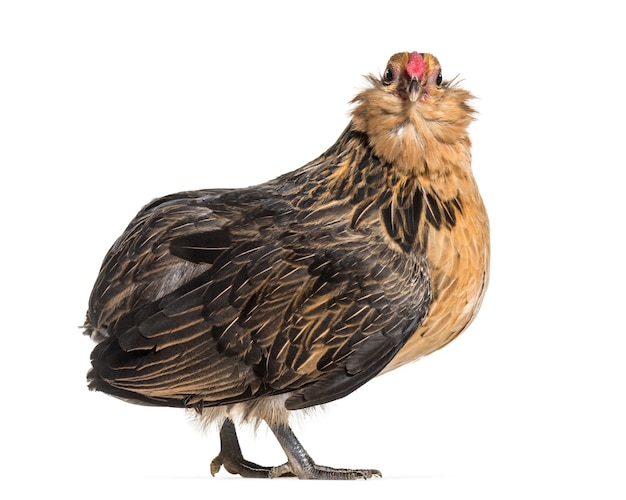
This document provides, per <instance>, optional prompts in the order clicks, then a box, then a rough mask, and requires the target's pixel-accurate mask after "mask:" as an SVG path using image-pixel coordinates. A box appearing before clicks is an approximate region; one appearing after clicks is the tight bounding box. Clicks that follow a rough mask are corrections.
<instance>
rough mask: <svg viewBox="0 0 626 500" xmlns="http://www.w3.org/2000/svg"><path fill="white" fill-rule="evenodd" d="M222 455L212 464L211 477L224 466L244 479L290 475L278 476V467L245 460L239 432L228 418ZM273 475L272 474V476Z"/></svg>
mask: <svg viewBox="0 0 626 500" xmlns="http://www.w3.org/2000/svg"><path fill="white" fill-rule="evenodd" d="M220 443H221V448H220V453H219V455H217V457H215V458H214V459H213V461H212V462H211V475H213V476H215V474H217V473H218V471H219V470H220V467H221V466H222V465H223V466H224V468H225V469H226V470H227V471H228V472H230V473H231V474H239V475H240V476H242V477H270V476H272V477H277V476H280V475H289V476H293V474H290V473H289V471H285V474H276V472H275V470H276V469H277V467H264V466H262V465H258V464H255V463H254V462H250V461H248V460H246V459H245V458H243V454H242V453H241V447H240V446H239V440H238V439H237V431H236V430H235V424H234V422H233V421H232V420H231V419H229V418H227V419H226V420H224V423H223V424H222V428H221V430H220ZM270 473H272V474H270Z"/></svg>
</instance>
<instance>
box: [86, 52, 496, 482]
mask: <svg viewBox="0 0 626 500" xmlns="http://www.w3.org/2000/svg"><path fill="white" fill-rule="evenodd" d="M369 81H370V84H371V86H370V87H369V88H367V89H366V90H364V91H362V92H361V93H359V94H358V95H357V96H356V98H355V99H354V105H355V106H354V109H353V112H352V120H351V122H350V124H349V125H348V127H347V128H346V130H345V131H344V132H343V133H342V134H341V136H340V137H339V139H338V140H337V142H336V143H335V144H334V145H333V146H332V147H331V148H330V149H328V150H327V151H326V152H325V153H324V154H322V155H321V156H320V157H319V158H317V159H316V160H314V161H312V162H310V163H309V164H307V165H305V166H304V167H302V168H300V169H298V170H296V171H294V172H291V173H289V174H286V175H284V176H282V177H279V178H278V179H275V180H272V181H270V182H267V183H265V184H261V185H258V186H254V187H250V188H246V189H237V190H224V189H222V190H217V189H216V190H203V191H196V192H184V193H178V194H174V195H170V196H167V197H165V198H161V199H158V200H156V201H153V202H152V203H150V204H149V205H147V206H146V207H144V208H143V209H142V210H141V212H139V214H138V215H137V216H136V217H135V219H134V220H133V221H132V222H131V223H130V224H129V226H128V227H127V229H126V231H125V232H124V233H123V234H122V236H120V238H119V239H118V240H117V241H116V242H115V244H114V245H113V247H112V248H111V249H110V250H109V253H108V254H107V256H106V257H105V259H104V262H103V264H102V268H101V270H100V273H99V275H98V278H97V281H96V283H95V286H94V289H93V292H92V294H91V298H90V302H89V309H88V312H87V321H86V333H88V334H90V335H91V337H92V338H93V339H94V340H96V341H97V342H98V344H97V345H96V347H95V348H94V350H93V353H92V357H91V360H92V369H91V370H90V372H89V374H88V379H89V386H90V388H91V389H94V390H99V391H103V392H106V393H108V394H112V395H114V396H117V397H119V398H122V399H125V400H127V401H130V402H134V403H140V404H147V405H157V406H172V407H183V408H190V409H194V410H195V411H196V412H197V413H198V415H200V418H203V419H205V420H217V421H220V422H222V424H221V425H222V428H221V432H220V437H221V443H222V449H221V451H220V454H219V455H218V456H217V457H216V459H215V460H214V461H213V463H212V465H211V471H212V472H213V473H215V472H217V471H218V470H219V468H220V467H221V466H222V465H224V467H225V468H226V469H227V470H228V471H230V472H232V473H238V474H241V475H242V476H251V477H277V476H282V475H295V476H297V477H300V478H338V479H347V478H356V477H365V478H367V477H371V476H373V475H378V474H379V472H378V471H376V470H369V469H364V470H350V469H333V468H329V467H323V466H318V465H316V464H315V463H314V462H313V460H312V459H311V458H310V457H309V456H308V455H307V454H306V452H305V451H304V448H303V447H302V446H301V445H300V443H299V442H298V441H297V439H296V437H295V436H294V435H293V433H292V431H291V429H290V428H289V423H288V418H289V410H296V409H302V408H308V407H311V406H315V405H320V404H323V403H327V402H329V401H333V400H336V399H338V398H341V397H343V396H346V395H347V394H350V393H351V392H352V391H354V390H355V389H357V388H358V387H360V386H361V385H363V384H365V383H366V382H367V381H368V380H370V379H371V378H372V377H375V376H376V375H378V374H380V373H382V372H383V371H387V370H390V369H393V368H396V367H398V366H400V365H402V364H404V363H406V362H409V361H412V360H415V359H418V358H419V357H421V356H424V355H426V354H429V353H431V352H433V351H435V350H437V349H439V348H440V347H442V346H443V345H445V344H447V343H448V342H450V341H451V340H452V339H453V338H454V337H456V336H457V335H458V334H459V333H460V332H461V331H462V330H464V329H465V328H466V327H467V325H468V324H469V323H470V322H471V320H472V319H473V317H474V316H475V314H476V312H477V311H478V308H479V307H480V303H481V301H482V297H483V294H484V291H485V287H486V284H487V278H488V264H489V227H488V220H487V215H486V212H485V209H484V206H483V204H482V201H481V198H480V195H479V193H478V189H477V187H476V184H475V181H474V178H473V176H472V173H471V167H470V159H471V155H470V140H469V138H468V134H467V127H468V125H469V124H470V122H471V119H472V113H473V110H472V108H471V107H470V106H469V104H468V101H469V100H470V99H471V98H472V96H471V94H469V93H468V92H467V91H465V90H463V89H461V88H459V87H458V86H457V85H455V84H453V83H451V82H446V81H443V80H442V77H441V68H440V66H439V62H438V61H437V59H436V58H435V57H433V56H432V55H430V54H419V53H416V52H413V53H400V54H396V55H394V56H393V57H392V58H391V59H390V61H389V63H388V65H387V68H386V70H385V72H384V73H383V75H382V76H381V77H380V78H376V77H373V76H371V77H369ZM240 421H253V422H258V421H265V422H267V424H268V425H269V426H270V428H271V429H272V431H273V432H274V434H275V435H276V437H277V439H278V441H279V442H280V444H281V446H282V447H283V449H284V450H285V453H286V455H287V463H286V464H284V465H281V466H277V467H264V466H259V465H257V464H253V463H251V462H248V461H247V460H245V459H244V458H243V456H242V453H241V450H240V448H239V445H238V442H237V435H236V432H235V423H236V422H240Z"/></svg>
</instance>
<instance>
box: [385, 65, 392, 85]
mask: <svg viewBox="0 0 626 500" xmlns="http://www.w3.org/2000/svg"><path fill="white" fill-rule="evenodd" d="M392 81H393V69H392V68H391V66H387V69H386V70H385V73H384V74H383V83H384V84H386V85H388V84H390V83H391V82H392Z"/></svg>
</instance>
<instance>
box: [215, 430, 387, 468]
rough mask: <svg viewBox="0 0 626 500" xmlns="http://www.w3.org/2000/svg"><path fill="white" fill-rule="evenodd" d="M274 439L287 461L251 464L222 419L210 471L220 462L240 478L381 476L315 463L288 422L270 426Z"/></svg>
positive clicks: (235, 436)
mask: <svg viewBox="0 0 626 500" xmlns="http://www.w3.org/2000/svg"><path fill="white" fill-rule="evenodd" d="M270 428H271V429H272V432H273V433H274V435H275V436H276V439H277V440H278V442H279V443H280V445H281V447H282V448H283V450H284V451H285V454H286V455H287V458H288V461H287V463H285V464H283V465H278V466H276V467H266V466H263V465H258V464H255V463H254V462H250V461H248V460H246V459H245V458H243V454H242V452H241V447H240V446H239V440H238V438H237V432H236V430H235V424H234V423H233V421H232V420H230V419H228V418H227V419H226V420H225V421H224V423H223V424H222V428H221V430H220V443H221V449H220V453H219V454H218V455H217V457H215V458H214V459H213V461H212V462H211V474H212V475H215V474H217V472H218V471H219V470H220V467H221V466H222V465H223V466H224V468H225V469H226V470H227V471H228V472H230V473H231V474H239V475H240V476H242V477H268V478H275V477H293V476H296V477H298V478H299V479H369V478H371V477H376V476H379V477H380V476H381V473H380V471H378V470H374V469H335V468H332V467H326V466H323V465H317V464H316V463H315V462H314V461H313V459H312V458H311V457H310V456H309V454H308V453H307V452H306V450H305V449H304V447H303V446H302V444H300V441H298V438H297V437H296V436H295V434H294V433H293V431H292V430H291V428H290V427H289V426H288V425H285V424H280V425H276V426H270Z"/></svg>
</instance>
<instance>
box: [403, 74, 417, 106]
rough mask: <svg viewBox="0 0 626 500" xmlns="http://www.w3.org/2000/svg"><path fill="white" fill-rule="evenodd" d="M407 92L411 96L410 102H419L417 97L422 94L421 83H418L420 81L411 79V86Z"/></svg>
mask: <svg viewBox="0 0 626 500" xmlns="http://www.w3.org/2000/svg"><path fill="white" fill-rule="evenodd" d="M406 90H407V94H408V96H409V100H410V101H411V102H415V101H417V97H418V95H419V92H420V82H419V81H418V79H417V78H415V77H413V78H411V81H410V82H409V86H408V87H407V89H406Z"/></svg>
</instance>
